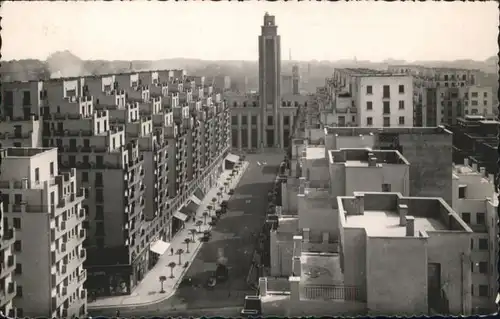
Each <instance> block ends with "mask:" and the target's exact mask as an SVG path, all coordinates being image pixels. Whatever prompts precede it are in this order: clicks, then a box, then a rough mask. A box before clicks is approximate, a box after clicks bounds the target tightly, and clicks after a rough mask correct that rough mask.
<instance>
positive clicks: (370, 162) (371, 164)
mask: <svg viewBox="0 0 500 319" xmlns="http://www.w3.org/2000/svg"><path fill="white" fill-rule="evenodd" d="M368 166H369V167H375V166H377V158H376V157H375V156H372V157H369V158H368Z"/></svg>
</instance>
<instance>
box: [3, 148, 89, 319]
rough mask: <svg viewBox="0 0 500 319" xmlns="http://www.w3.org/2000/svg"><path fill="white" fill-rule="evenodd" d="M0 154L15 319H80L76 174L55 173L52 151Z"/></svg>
mask: <svg viewBox="0 0 500 319" xmlns="http://www.w3.org/2000/svg"><path fill="white" fill-rule="evenodd" d="M1 152H2V163H1V167H0V170H1V174H0V176H1V177H0V179H1V181H0V191H1V192H2V201H3V206H4V216H5V217H4V221H5V220H7V221H8V223H9V224H11V225H12V226H13V227H14V228H15V229H16V230H17V231H16V238H15V242H14V244H13V246H12V248H13V253H14V254H15V255H16V258H15V263H16V264H15V271H14V274H15V276H14V278H15V282H16V290H17V294H16V298H15V299H14V306H15V307H16V308H17V316H18V317H24V316H29V317H39V316H44V317H58V318H68V317H75V316H76V317H79V316H85V315H86V312H87V310H86V306H87V291H86V289H84V287H83V283H84V282H85V280H86V278H87V274H86V270H85V269H84V267H83V263H84V261H85V260H86V257H87V254H86V250H85V248H83V242H84V240H85V238H86V230H85V229H84V227H83V222H84V219H85V210H84V209H83V205H82V203H83V199H84V195H85V192H84V190H83V189H81V188H78V187H77V181H76V169H75V168H72V169H71V170H69V171H68V172H66V173H63V174H58V171H59V170H58V168H59V167H58V160H57V158H58V154H57V149H55V148H52V149H47V148H8V149H4V150H2V151H1ZM11 267H12V265H11ZM9 289H10V288H9ZM8 291H9V293H12V290H11V289H10V290H8ZM7 296H8V295H7ZM1 300H2V301H3V300H4V298H2V299H1Z"/></svg>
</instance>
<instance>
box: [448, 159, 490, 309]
mask: <svg viewBox="0 0 500 319" xmlns="http://www.w3.org/2000/svg"><path fill="white" fill-rule="evenodd" d="M497 197H498V195H497V194H496V193H495V192H494V176H493V175H492V174H489V175H488V174H486V170H485V169H484V168H481V167H477V165H476V164H472V165H469V161H468V160H466V162H465V163H464V165H454V167H453V204H452V206H453V209H454V210H455V211H456V212H457V213H458V214H459V215H460V216H461V217H462V219H463V220H464V222H466V223H467V224H468V225H469V227H470V228H471V229H472V230H473V231H474V233H473V236H472V239H471V249H472V252H471V268H472V288H471V289H472V290H471V295H472V311H473V313H477V314H484V313H490V312H492V311H494V310H495V298H496V293H497V291H498V284H497V278H498V270H497V265H498V245H497V237H496V236H497V234H498V215H497V209H498V200H497Z"/></svg>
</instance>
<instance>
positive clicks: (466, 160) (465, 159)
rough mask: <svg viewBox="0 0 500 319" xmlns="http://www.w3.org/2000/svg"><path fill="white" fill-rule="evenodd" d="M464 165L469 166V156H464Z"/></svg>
mask: <svg viewBox="0 0 500 319" xmlns="http://www.w3.org/2000/svg"><path fill="white" fill-rule="evenodd" d="M464 166H469V159H468V158H464Z"/></svg>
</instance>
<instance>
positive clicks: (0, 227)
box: [0, 152, 17, 318]
mask: <svg viewBox="0 0 500 319" xmlns="http://www.w3.org/2000/svg"><path fill="white" fill-rule="evenodd" d="M2 153H3V154H2ZM4 154H5V152H0V156H3V155H4ZM2 159H3V157H1V158H0V161H1V160H2ZM0 165H1V164H0ZM0 179H1V178H0ZM15 242H16V236H15V230H14V228H13V227H12V226H10V225H9V220H8V219H7V217H5V216H4V203H3V194H2V196H0V297H1V298H0V313H1V314H2V315H3V316H9V317H14V318H15V317H17V312H16V308H14V303H13V300H14V298H15V297H16V293H17V291H16V282H15V281H14V271H15V269H16V255H15V254H14V243H15Z"/></svg>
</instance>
